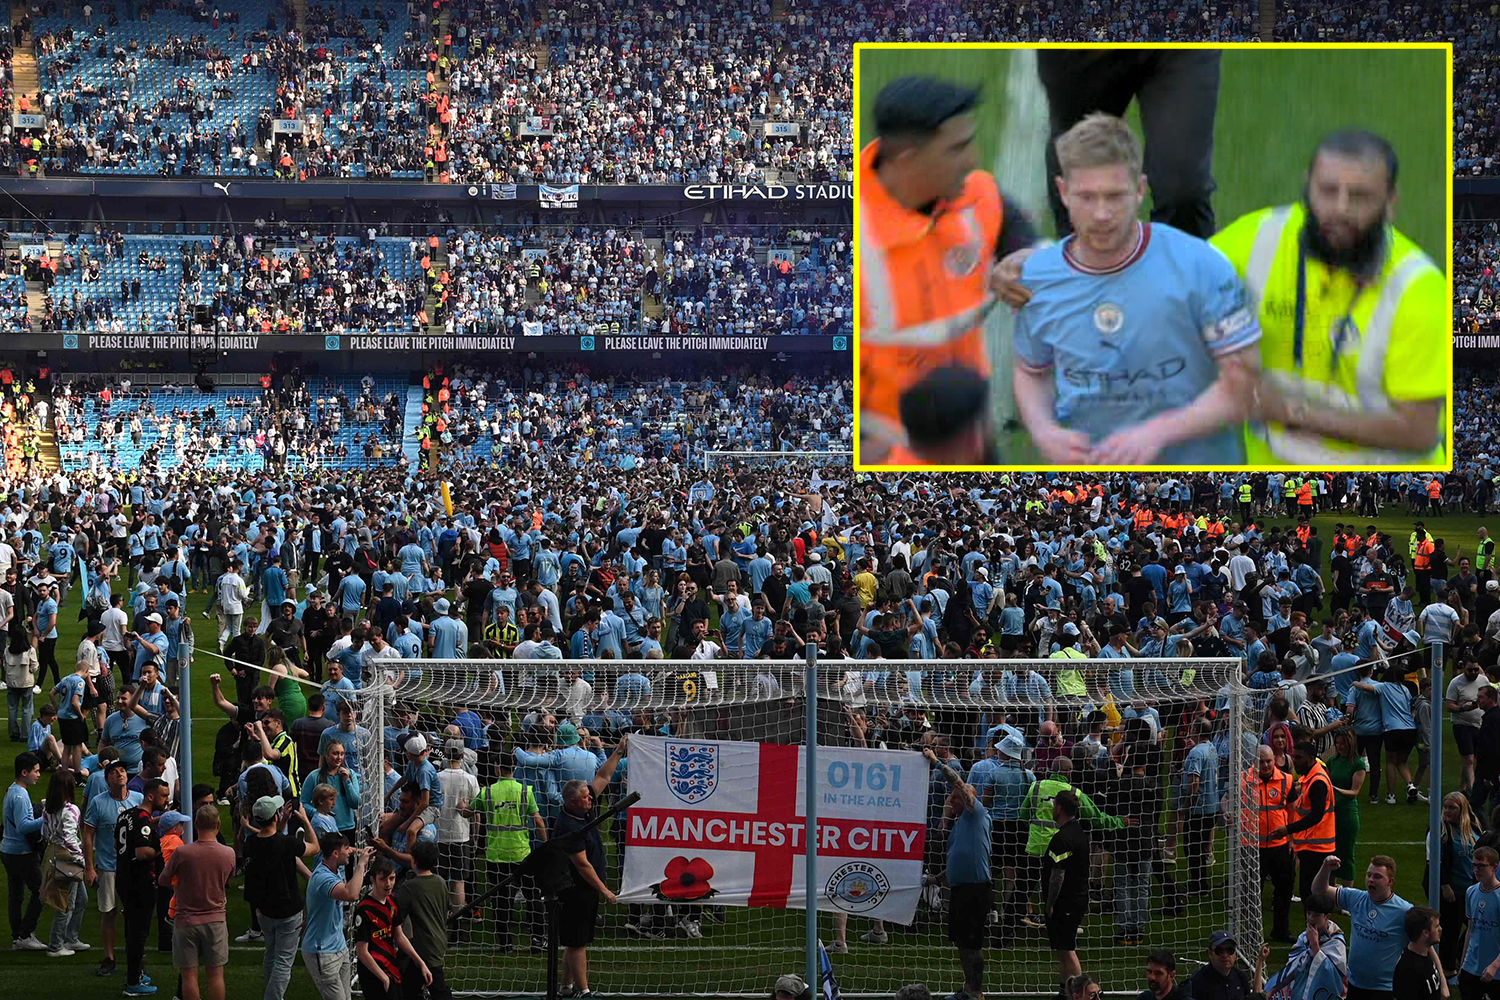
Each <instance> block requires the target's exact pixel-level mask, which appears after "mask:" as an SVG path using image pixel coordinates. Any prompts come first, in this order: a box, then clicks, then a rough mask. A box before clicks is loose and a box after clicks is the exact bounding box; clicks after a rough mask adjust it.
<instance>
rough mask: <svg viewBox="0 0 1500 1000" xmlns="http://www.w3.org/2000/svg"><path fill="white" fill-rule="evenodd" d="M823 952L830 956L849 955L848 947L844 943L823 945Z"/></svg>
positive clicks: (836, 942)
mask: <svg viewBox="0 0 1500 1000" xmlns="http://www.w3.org/2000/svg"><path fill="white" fill-rule="evenodd" d="M824 950H825V951H826V952H828V954H830V955H847V954H849V945H848V943H847V942H844V941H835V942H833V944H830V945H825V946H824Z"/></svg>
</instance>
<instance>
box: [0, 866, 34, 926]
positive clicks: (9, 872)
mask: <svg viewBox="0 0 1500 1000" xmlns="http://www.w3.org/2000/svg"><path fill="white" fill-rule="evenodd" d="M0 859H3V860H4V862H5V880H6V888H7V890H9V898H8V900H7V901H8V902H9V904H10V939H11V940H12V941H19V940H20V939H21V938H24V937H30V936H31V935H33V934H35V933H36V923H37V921H38V920H40V919H41V918H42V861H41V859H40V858H39V857H37V855H36V852H35V851H33V852H31V853H29V854H0ZM28 890H29V891H30V892H31V902H30V903H29V904H27V905H25V906H24V907H23V905H22V904H24V903H25V902H26V893H27V891H28Z"/></svg>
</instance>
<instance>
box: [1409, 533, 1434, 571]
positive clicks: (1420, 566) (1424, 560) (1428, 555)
mask: <svg viewBox="0 0 1500 1000" xmlns="http://www.w3.org/2000/svg"><path fill="white" fill-rule="evenodd" d="M1436 551H1437V546H1436V545H1434V544H1433V543H1432V536H1431V535H1428V536H1427V537H1426V538H1424V539H1422V540H1421V541H1420V542H1418V543H1417V555H1416V558H1414V559H1413V560H1412V569H1415V570H1419V571H1420V570H1428V569H1432V554H1433V553H1434V552H1436Z"/></svg>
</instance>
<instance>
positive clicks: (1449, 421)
mask: <svg viewBox="0 0 1500 1000" xmlns="http://www.w3.org/2000/svg"><path fill="white" fill-rule="evenodd" d="M894 49H918V50H926V49H972V50H980V49H1032V50H1041V49H1110V50H1118V49H1159V50H1160V49H1213V50H1221V51H1228V50H1235V49H1251V50H1254V51H1258V52H1264V51H1268V50H1271V51H1286V50H1295V49H1313V50H1334V51H1349V50H1357V49H1374V50H1382V51H1384V50H1428V51H1432V50H1440V51H1442V52H1443V53H1444V62H1445V74H1444V76H1445V79H1444V94H1445V100H1444V104H1443V114H1444V116H1445V119H1444V120H1445V122H1446V128H1445V129H1444V130H1443V144H1444V149H1445V162H1446V169H1445V170H1444V171H1443V191H1444V225H1443V231H1444V232H1445V233H1446V236H1447V239H1446V244H1447V248H1446V258H1447V259H1446V272H1447V273H1446V280H1447V283H1448V306H1449V322H1450V323H1451V322H1452V306H1453V46H1452V44H1451V43H1448V42H1276V43H1265V42H952V43H947V42H856V43H855V44H854V57H853V64H854V65H853V72H854V109H853V110H854V122H853V145H854V170H853V174H854V243H853V249H854V469H855V471H857V472H874V473H892V472H897V473H900V472H1078V473H1087V474H1091V475H1092V474H1095V473H1100V472H1148V471H1167V472H1173V471H1175V472H1278V471H1279V472H1286V471H1288V470H1289V469H1290V468H1291V466H1253V465H1201V466H1192V467H1189V466H1170V465H1165V466H1164V465H1118V466H1116V465H1091V466H1085V467H1083V468H1074V467H1071V466H1062V465H1035V466H1019V465H972V466H971V465H920V466H902V465H866V464H863V463H861V462H860V445H859V441H860V435H859V354H860V335H859V327H860V280H859V264H860V261H859V256H860V255H859V245H860V244H859V219H860V210H859V204H860V199H859V178H860V172H861V171H860V169H859V153H860V149H861V148H862V146H863V144H862V143H861V142H860V134H859V133H860V87H859V74H860V55H861V54H862V53H863V52H864V51H867V50H894ZM1447 367H1448V378H1447V380H1446V382H1447V386H1448V394H1447V400H1446V418H1445V424H1446V427H1445V429H1444V432H1443V433H1444V453H1445V455H1446V456H1447V464H1446V465H1444V466H1442V467H1440V468H1436V469H1435V468H1433V467H1432V466H1431V465H1430V464H1429V465H1375V466H1368V465H1351V466H1341V467H1339V468H1338V469H1333V470H1323V469H1320V470H1317V471H1320V472H1321V471H1335V472H1450V471H1452V469H1453V463H1454V454H1453V349H1452V330H1451V327H1450V330H1449V350H1448V357H1447Z"/></svg>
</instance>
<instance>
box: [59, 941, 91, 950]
mask: <svg viewBox="0 0 1500 1000" xmlns="http://www.w3.org/2000/svg"><path fill="white" fill-rule="evenodd" d="M63 947H64V948H67V949H68V950H69V951H88V950H89V949H90V948H92V947H93V945H91V944H87V943H85V942H83V941H66V942H64V943H63Z"/></svg>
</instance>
